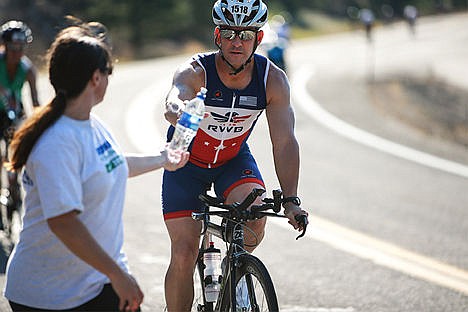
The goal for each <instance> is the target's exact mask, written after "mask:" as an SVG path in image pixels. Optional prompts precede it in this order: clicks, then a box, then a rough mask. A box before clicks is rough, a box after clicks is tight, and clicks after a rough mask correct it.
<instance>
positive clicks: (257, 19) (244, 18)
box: [212, 0, 268, 28]
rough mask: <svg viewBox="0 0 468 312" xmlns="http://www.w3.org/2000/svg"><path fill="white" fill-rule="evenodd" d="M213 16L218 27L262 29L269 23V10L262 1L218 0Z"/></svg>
mask: <svg viewBox="0 0 468 312" xmlns="http://www.w3.org/2000/svg"><path fill="white" fill-rule="evenodd" d="M212 15H213V22H214V23H215V24H216V25H217V26H233V27H255V28H260V27H262V26H263V25H265V23H266V21H267V18H268V9H267V6H266V4H265V3H263V2H262V1H261V0H217V1H216V3H215V4H214V6H213V11H212Z"/></svg>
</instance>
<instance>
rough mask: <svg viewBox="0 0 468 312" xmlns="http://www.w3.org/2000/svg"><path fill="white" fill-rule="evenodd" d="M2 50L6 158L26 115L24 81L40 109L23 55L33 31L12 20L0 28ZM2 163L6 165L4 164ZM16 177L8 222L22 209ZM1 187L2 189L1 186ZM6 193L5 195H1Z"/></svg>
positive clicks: (1, 128)
mask: <svg viewBox="0 0 468 312" xmlns="http://www.w3.org/2000/svg"><path fill="white" fill-rule="evenodd" d="M0 36H1V45H2V46H1V47H0V139H1V140H4V141H5V146H4V147H3V148H4V149H5V156H6V154H7V152H6V150H7V146H8V142H9V140H10V139H11V137H12V136H13V132H14V131H15V128H16V127H17V126H18V125H19V123H20V122H21V120H22V119H23V117H24V116H25V112H24V106H23V101H22V97H21V92H22V89H23V85H24V82H25V81H27V82H28V84H29V88H30V94H31V102H32V105H33V106H35V107H36V106H39V101H38V97H37V89H36V68H35V67H34V65H33V64H32V62H31V61H30V59H29V58H28V57H27V56H26V55H24V49H25V47H26V45H28V44H29V43H31V42H32V40H33V37H32V32H31V29H30V28H29V27H28V26H27V25H26V24H25V23H23V22H21V21H14V20H13V21H9V22H6V23H5V24H3V25H2V26H1V29H0ZM4 160H5V159H2V160H1V163H2V164H3V161H4ZM17 179H18V177H17V174H16V173H13V172H10V173H9V174H8V180H9V185H10V187H9V191H8V193H9V194H8V195H9V196H10V200H9V204H8V205H7V214H8V219H9V220H11V218H12V215H13V211H14V210H16V209H18V208H19V207H20V206H21V193H20V187H19V183H18V182H17ZM0 187H3V186H2V185H1V183H0ZM2 194H3V192H2Z"/></svg>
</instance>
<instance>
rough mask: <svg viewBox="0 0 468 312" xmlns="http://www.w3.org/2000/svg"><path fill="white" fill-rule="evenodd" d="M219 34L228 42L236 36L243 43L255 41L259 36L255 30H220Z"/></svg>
mask: <svg viewBox="0 0 468 312" xmlns="http://www.w3.org/2000/svg"><path fill="white" fill-rule="evenodd" d="M219 33H220V34H221V37H222V38H224V39H228V40H234V38H236V36H239V39H240V40H242V41H249V40H252V39H254V38H255V37H256V36H257V31H255V30H248V29H246V30H234V29H220V30H219Z"/></svg>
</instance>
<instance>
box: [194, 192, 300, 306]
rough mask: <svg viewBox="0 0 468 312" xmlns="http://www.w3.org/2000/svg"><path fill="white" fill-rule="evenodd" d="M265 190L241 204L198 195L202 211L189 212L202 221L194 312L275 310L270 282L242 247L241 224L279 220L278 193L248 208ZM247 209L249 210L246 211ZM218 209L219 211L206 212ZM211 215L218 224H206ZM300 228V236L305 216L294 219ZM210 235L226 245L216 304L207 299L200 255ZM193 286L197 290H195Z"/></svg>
mask: <svg viewBox="0 0 468 312" xmlns="http://www.w3.org/2000/svg"><path fill="white" fill-rule="evenodd" d="M264 192H265V190H263V189H254V190H252V192H251V193H250V194H249V195H248V196H247V197H246V198H245V199H244V200H243V201H242V202H241V203H238V202H235V203H233V204H229V205H228V204H224V203H223V202H222V201H221V200H220V199H218V198H215V197H211V196H209V195H206V194H201V195H200V196H199V199H200V200H201V201H202V202H203V203H204V204H205V209H204V211H203V212H193V213H192V218H193V219H194V220H199V221H202V222H203V229H202V232H201V236H202V237H203V238H202V240H201V243H200V249H199V254H198V258H197V262H196V267H195V272H194V280H195V281H196V282H197V283H194V284H195V287H196V289H195V290H196V291H195V298H194V304H193V305H192V306H194V307H195V308H196V309H197V311H205V312H207V311H279V306H278V300H277V297H276V292H275V288H274V285H273V281H272V279H271V277H270V274H269V273H268V270H267V269H266V267H265V265H264V264H263V262H262V261H261V260H260V259H259V258H257V257H255V256H253V255H251V254H250V253H248V252H247V251H246V250H245V249H244V246H247V245H244V230H245V229H247V230H248V228H247V227H246V226H245V222H246V221H249V220H256V219H259V218H261V217H282V218H286V216H284V215H282V214H279V212H280V210H281V204H282V202H283V201H282V199H283V196H282V192H281V191H280V190H274V191H273V198H264V199H263V204H261V205H253V206H251V207H250V205H251V204H252V203H253V202H254V201H255V199H256V198H257V197H259V196H261V195H262V194H263V193H264ZM249 207H250V209H248V208H249ZM210 208H219V209H220V210H210ZM211 216H217V217H221V218H222V220H221V222H220V223H219V222H218V223H214V222H211V221H210V217H211ZM296 220H297V221H298V222H300V223H301V225H302V228H303V230H302V233H301V234H300V235H299V236H298V237H297V238H296V239H299V238H300V237H303V236H304V235H305V232H306V228H307V223H308V221H307V216H305V215H300V216H296ZM212 236H215V237H218V238H219V239H221V240H222V241H224V242H225V244H226V256H225V258H224V259H223V263H222V265H221V267H222V268H221V272H222V273H221V278H219V279H218V282H219V284H220V291H219V295H218V298H217V300H216V301H213V302H210V301H208V300H207V296H206V293H205V286H206V285H208V284H211V283H212V279H213V278H212V276H206V277H205V276H204V269H205V264H204V262H203V255H204V253H205V252H206V250H207V249H208V248H210V242H212ZM197 284H198V285H199V286H200V287H197Z"/></svg>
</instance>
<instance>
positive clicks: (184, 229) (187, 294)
mask: <svg viewBox="0 0 468 312" xmlns="http://www.w3.org/2000/svg"><path fill="white" fill-rule="evenodd" d="M165 222H166V227H167V230H168V232H169V237H170V239H171V262H170V264H169V268H168V270H167V273H166V279H165V284H164V286H165V295H166V304H167V311H168V312H186V311H190V309H191V306H192V301H193V271H194V267H195V261H196V259H197V255H198V244H199V240H200V231H201V223H200V222H198V221H195V220H193V219H192V218H190V217H183V218H175V219H167V220H166V221H165Z"/></svg>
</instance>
